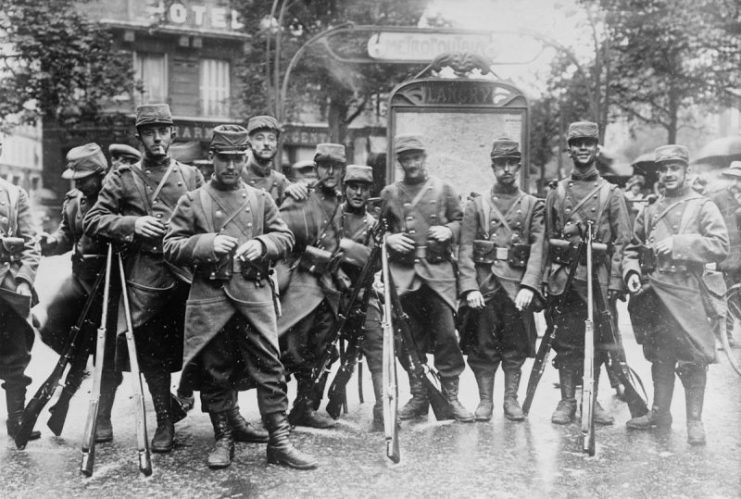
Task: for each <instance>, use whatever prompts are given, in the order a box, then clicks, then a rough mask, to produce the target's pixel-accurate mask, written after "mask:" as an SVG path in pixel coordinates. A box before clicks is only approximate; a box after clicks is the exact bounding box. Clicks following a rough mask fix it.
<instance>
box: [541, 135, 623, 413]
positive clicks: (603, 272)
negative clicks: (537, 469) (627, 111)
mask: <svg viewBox="0 0 741 499" xmlns="http://www.w3.org/2000/svg"><path fill="white" fill-rule="evenodd" d="M567 142H568V148H569V155H570V156H571V159H572V161H573V162H574V169H573V171H572V173H571V176H570V177H568V178H565V179H563V180H561V181H560V182H559V183H558V185H557V186H556V189H554V190H552V191H551V192H549V193H548V197H547V198H546V207H545V227H546V237H545V244H546V247H547V249H548V253H547V255H546V262H545V275H544V280H545V289H546V291H547V293H548V294H549V295H550V297H552V298H555V297H558V296H560V295H561V294H563V293H568V294H567V296H566V297H565V302H564V305H563V306H562V313H561V314H560V315H558V316H556V317H555V318H554V320H556V321H557V324H558V326H559V327H558V333H557V336H556V338H555V341H554V343H553V348H554V350H555V351H556V354H557V355H556V357H555V359H554V361H553V364H554V366H555V367H556V368H557V369H558V376H559V382H560V385H561V401H560V402H559V403H558V407H557V408H556V410H555V412H554V413H553V417H552V418H551V421H552V422H553V423H555V424H568V423H570V422H571V421H572V420H573V419H574V415H575V412H576V395H575V390H576V385H577V383H578V381H577V380H578V379H579V378H580V376H581V371H582V370H583V369H582V368H583V362H584V320H585V319H586V317H587V279H591V276H587V275H586V258H584V259H582V260H581V261H579V264H578V267H577V270H576V274H575V276H574V280H573V282H572V287H571V289H564V288H565V286H566V282H567V276H568V272H569V264H570V263H571V258H574V253H575V252H573V251H570V250H568V248H569V247H572V248H573V247H574V245H576V244H578V243H579V242H581V241H582V240H585V239H586V230H588V227H589V222H592V224H593V225H592V227H593V228H592V230H593V234H594V241H595V242H601V243H605V244H606V245H607V246H608V247H609V248H610V250H609V251H608V252H603V253H602V254H598V253H595V255H594V270H593V271H594V272H595V274H596V275H597V277H598V280H599V285H600V288H601V289H598V290H595V293H597V292H600V293H602V296H607V300H605V301H606V302H609V303H610V304H611V306H612V307H614V300H615V298H617V296H619V295H621V294H623V293H624V284H623V279H622V276H621V274H620V268H621V267H620V264H621V259H622V253H623V248H624V247H625V244H627V243H628V242H629V241H630V215H629V212H628V208H627V206H626V203H625V197H624V195H623V193H622V191H621V190H620V189H617V188H616V186H614V185H612V184H610V183H609V182H607V181H606V180H604V179H603V178H602V177H600V175H599V173H598V172H597V166H596V159H597V152H598V150H599V146H598V142H599V130H598V127H597V124H596V123H592V122H590V121H578V122H575V123H571V124H570V125H569V129H568V135H567ZM613 312H614V309H613ZM614 316H615V315H614V313H613V317H614ZM604 329H605V328H604V327H603V325H602V324H600V323H597V324H596V327H595V344H597V345H599V346H598V348H597V349H596V352H595V364H594V365H595V369H594V373H595V374H594V386H595V399H596V398H597V394H596V389H597V386H598V385H599V371H600V364H601V363H602V362H603V361H604V360H605V351H606V349H607V348H610V343H611V342H612V341H613V339H612V338H610V337H608V332H607V331H605V330H604ZM594 421H595V423H597V424H603V425H604V424H612V423H613V418H612V416H610V415H609V414H608V413H607V412H606V411H605V410H604V409H603V408H602V406H601V405H600V404H599V402H597V403H595V410H594Z"/></svg>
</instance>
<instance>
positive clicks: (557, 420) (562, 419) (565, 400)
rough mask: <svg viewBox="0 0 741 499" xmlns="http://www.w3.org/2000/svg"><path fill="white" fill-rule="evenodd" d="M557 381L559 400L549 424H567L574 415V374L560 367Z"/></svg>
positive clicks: (570, 370)
mask: <svg viewBox="0 0 741 499" xmlns="http://www.w3.org/2000/svg"><path fill="white" fill-rule="evenodd" d="M558 380H559V383H560V385H561V400H560V401H559V402H558V406H557V407H556V410H555V411H554V412H553V416H551V423H554V424H569V423H571V422H572V421H573V420H574V415H575V414H576V372H575V371H574V370H572V369H569V368H566V367H561V368H559V370H558Z"/></svg>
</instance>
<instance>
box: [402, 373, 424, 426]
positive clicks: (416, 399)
mask: <svg viewBox="0 0 741 499" xmlns="http://www.w3.org/2000/svg"><path fill="white" fill-rule="evenodd" d="M409 392H410V393H411V394H412V398H411V399H409V401H408V402H407V403H406V404H404V407H402V408H401V410H399V413H398V416H399V419H400V420H402V421H404V420H406V419H415V418H420V417H422V416H427V412H428V411H429V410H430V398H429V396H428V395H427V388H425V385H424V382H423V381H422V380H421V379H420V378H418V377H417V376H414V375H413V374H409Z"/></svg>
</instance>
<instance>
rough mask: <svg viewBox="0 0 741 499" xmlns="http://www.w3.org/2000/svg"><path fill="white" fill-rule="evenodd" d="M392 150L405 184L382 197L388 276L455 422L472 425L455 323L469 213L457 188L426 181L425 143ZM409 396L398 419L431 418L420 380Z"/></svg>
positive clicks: (409, 140)
mask: <svg viewBox="0 0 741 499" xmlns="http://www.w3.org/2000/svg"><path fill="white" fill-rule="evenodd" d="M394 148H395V152H396V157H397V159H398V160H399V163H400V164H401V168H402V169H403V170H404V178H402V179H401V180H399V181H397V182H395V183H394V184H392V185H389V186H386V187H385V188H384V189H383V191H382V192H381V199H382V200H383V203H384V208H383V210H382V212H381V217H382V218H383V219H384V220H385V221H386V223H387V224H388V230H389V235H388V236H387V245H388V249H389V267H390V272H391V275H392V277H393V279H394V282H395V284H396V287H397V289H398V291H399V296H400V298H401V304H402V306H403V308H404V311H405V312H406V313H407V314H408V315H409V317H410V319H411V322H412V331H413V332H414V334H415V340H416V343H417V346H418V347H419V353H420V355H424V354H425V352H428V351H433V352H434V354H435V367H436V368H437V370H438V371H439V373H440V377H441V384H442V389H443V390H442V391H443V394H444V395H445V397H446V398H447V399H448V401H449V403H450V405H451V408H452V409H453V412H454V415H455V419H456V420H458V421H464V422H472V421H473V414H471V413H470V412H469V411H468V410H466V409H465V408H464V407H463V405H461V403H460V402H459V401H458V378H459V376H460V374H461V373H462V372H463V369H464V368H465V362H464V360H463V354H462V353H461V349H460V346H459V344H458V338H457V336H456V333H455V324H454V322H453V313H454V310H455V307H456V306H457V300H458V293H457V287H456V277H455V270H454V267H453V262H452V255H453V252H454V251H456V249H455V246H456V243H457V240H458V234H459V232H460V222H461V219H462V218H463V212H462V211H461V207H460V203H459V201H458V195H457V194H456V193H455V191H454V190H453V188H452V187H451V186H450V185H448V184H446V183H445V182H443V181H442V180H440V179H438V178H436V177H433V176H430V175H428V174H427V165H426V161H427V155H426V153H425V145H424V143H423V141H422V138H421V137H420V136H418V135H399V136H397V137H395V138H394ZM405 367H406V368H408V367H409V366H405ZM410 388H411V393H412V398H411V400H410V401H409V402H408V403H407V404H406V405H405V406H404V407H403V408H402V409H401V410H400V411H399V418H400V419H412V418H416V417H420V416H425V415H426V414H427V412H428V409H429V397H428V395H427V391H426V388H425V386H424V385H423V384H422V382H421V380H418V379H417V378H416V377H411V376H410Z"/></svg>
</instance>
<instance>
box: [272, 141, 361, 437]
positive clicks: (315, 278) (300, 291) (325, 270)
mask: <svg viewBox="0 0 741 499" xmlns="http://www.w3.org/2000/svg"><path fill="white" fill-rule="evenodd" d="M314 162H315V163H316V170H317V181H316V183H315V184H314V185H313V186H312V187H311V188H310V189H309V195H308V197H307V198H306V199H302V200H297V199H294V198H292V197H288V198H286V200H285V202H284V203H283V205H281V207H280V215H281V217H282V218H283V219H284V220H285V221H286V223H287V224H288V228H289V229H290V230H291V231H292V232H293V234H294V236H295V238H296V245H295V246H294V248H293V251H292V252H291V253H290V254H289V255H288V256H287V257H286V258H285V260H282V261H281V262H279V264H278V266H277V267H276V269H277V270H278V272H279V276H278V278H279V281H280V282H281V289H282V291H281V304H282V306H283V314H282V315H281V316H280V317H279V318H278V334H279V335H280V350H281V355H282V360H283V363H284V365H285V366H286V369H287V370H288V372H289V373H292V374H293V375H294V376H295V377H296V382H297V383H298V388H297V392H298V393H297V397H296V403H294V405H293V408H292V410H291V413H290V414H289V416H288V419H289V421H290V422H291V424H293V425H300V426H312V427H315V428H328V427H331V426H334V425H335V424H336V421H335V420H334V419H332V418H330V417H328V416H325V415H323V414H320V413H317V412H316V411H314V408H313V406H312V404H311V403H310V401H311V393H312V388H313V384H312V380H311V375H312V370H313V369H314V368H315V367H316V363H317V362H318V361H319V360H320V358H321V356H322V354H323V353H324V352H325V351H326V349H327V335H328V334H329V333H330V332H331V330H332V327H333V326H334V325H335V322H336V321H337V319H338V315H337V314H338V313H339V306H340V297H341V295H342V293H343V292H344V291H346V290H347V289H348V285H349V282H348V279H347V276H346V275H345V274H344V272H342V270H341V269H339V263H340V240H341V239H342V237H343V222H342V218H343V217H342V209H341V206H340V205H341V202H340V201H341V195H342V191H341V190H340V189H341V181H342V173H343V170H344V167H345V146H343V145H342V144H317V146H316V153H315V155H314Z"/></svg>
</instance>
